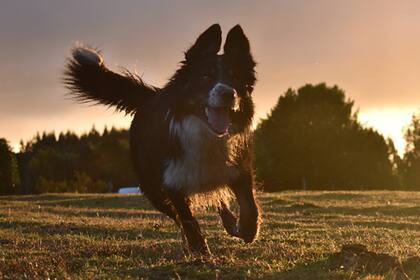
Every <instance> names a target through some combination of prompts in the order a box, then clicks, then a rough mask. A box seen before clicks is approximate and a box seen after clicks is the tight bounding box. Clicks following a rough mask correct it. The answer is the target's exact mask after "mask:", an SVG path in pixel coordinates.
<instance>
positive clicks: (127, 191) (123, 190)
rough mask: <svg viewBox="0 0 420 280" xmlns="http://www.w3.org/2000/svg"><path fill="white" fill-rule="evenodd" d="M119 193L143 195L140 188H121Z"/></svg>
mask: <svg viewBox="0 0 420 280" xmlns="http://www.w3.org/2000/svg"><path fill="white" fill-rule="evenodd" d="M118 193H121V194H132V193H141V190H140V188H139V187H128V188H120V189H119V190H118Z"/></svg>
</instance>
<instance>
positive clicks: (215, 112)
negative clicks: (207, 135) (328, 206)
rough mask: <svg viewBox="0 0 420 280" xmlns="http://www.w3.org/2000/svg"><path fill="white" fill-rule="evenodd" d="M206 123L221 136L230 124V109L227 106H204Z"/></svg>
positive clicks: (225, 132)
mask: <svg viewBox="0 0 420 280" xmlns="http://www.w3.org/2000/svg"><path fill="white" fill-rule="evenodd" d="M204 110H205V115H206V118H207V123H208V125H209V127H210V129H211V130H212V131H213V132H214V133H215V134H216V135H217V136H223V135H225V134H227V132H228V128H229V126H230V111H231V109H230V108H229V107H211V106H206V107H205V108H204Z"/></svg>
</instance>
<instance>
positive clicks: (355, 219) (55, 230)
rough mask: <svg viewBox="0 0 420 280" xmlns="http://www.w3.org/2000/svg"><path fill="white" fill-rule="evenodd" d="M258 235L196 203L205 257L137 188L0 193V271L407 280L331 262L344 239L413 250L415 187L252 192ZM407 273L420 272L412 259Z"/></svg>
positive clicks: (417, 207) (417, 227)
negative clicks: (190, 249) (229, 227)
mask: <svg viewBox="0 0 420 280" xmlns="http://www.w3.org/2000/svg"><path fill="white" fill-rule="evenodd" d="M259 200H260V202H261V205H262V208H263V212H264V213H263V225H262V229H261V234H260V237H259V239H258V240H257V241H256V242H255V243H253V244H248V245H246V244H244V243H243V242H241V241H240V240H238V239H235V238H232V237H229V236H228V235H227V234H226V233H225V232H224V231H223V230H222V226H221V223H220V221H219V218H218V216H217V215H216V214H215V211H214V210H211V209H210V210H205V211H204V210H202V211H198V213H197V217H198V219H199V222H200V224H201V225H202V229H203V232H204V233H205V235H206V237H207V240H208V243H209V246H210V249H211V251H212V253H213V257H212V258H211V259H207V260H201V259H199V258H193V257H185V256H184V255H183V252H182V246H181V236H180V233H179V231H178V229H177V228H176V226H175V225H174V223H173V222H172V221H170V220H169V219H167V218H165V217H164V216H163V215H160V214H159V213H158V212H156V211H155V210H153V208H152V207H151V206H150V205H149V203H148V202H147V201H146V200H145V199H144V198H143V197H142V196H138V195H132V196H122V195H79V194H48V195H40V196H9V197H0V278H1V279H26V278H27V279H34V278H41V279H47V278H50V279H53V278H58V279H66V278H69V279H130V278H133V279H138V278H141V279H143V278H144V279H238V278H239V279H243V278H251V279H254V278H263V279H360V278H362V279H407V278H406V277H405V276H404V275H403V274H402V273H399V272H395V271H390V272H387V273H384V274H378V275H373V274H369V272H367V271H363V270H360V269H359V270H352V269H345V268H343V269H331V267H330V266H329V262H328V257H329V256H330V254H332V253H334V252H338V251H340V249H341V246H342V245H344V244H348V243H361V244H364V245H366V246H367V247H368V249H369V250H371V251H375V252H377V253H386V254H390V255H393V256H396V257H398V258H400V259H401V260H403V259H405V258H407V257H409V256H413V255H417V256H419V255H420V193H416V192H284V193H266V194H260V195H259ZM405 273H406V274H407V276H408V277H410V278H411V279H420V265H419V266H416V265H414V266H412V267H410V268H409V269H408V270H407V269H406V271H405Z"/></svg>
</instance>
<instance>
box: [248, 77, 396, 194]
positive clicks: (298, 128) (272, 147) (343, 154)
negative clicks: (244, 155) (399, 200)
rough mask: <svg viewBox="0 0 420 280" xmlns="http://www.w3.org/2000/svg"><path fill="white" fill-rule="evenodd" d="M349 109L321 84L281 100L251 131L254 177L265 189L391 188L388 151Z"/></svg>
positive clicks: (347, 103) (336, 91)
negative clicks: (254, 164)
mask: <svg viewBox="0 0 420 280" xmlns="http://www.w3.org/2000/svg"><path fill="white" fill-rule="evenodd" d="M353 105H354V102H353V101H351V100H348V99H346V98H345V94H344V91H343V90H341V89H339V88H338V87H337V86H334V87H327V86H326V85H325V84H324V83H322V84H318V85H305V86H303V87H301V88H299V89H298V90H297V91H294V90H292V89H289V90H287V92H286V93H285V94H284V95H282V96H280V98H279V100H278V102H277V104H276V106H275V107H274V108H273V109H272V111H271V112H270V114H269V115H268V116H267V118H266V119H264V120H262V121H261V122H260V124H259V125H258V127H257V129H256V131H255V151H256V167H257V179H258V180H259V181H261V182H262V183H263V184H264V187H265V189H266V190H279V189H291V188H304V189H337V188H347V189H352V188H383V187H391V186H393V185H394V184H395V180H394V177H393V174H392V164H391V162H390V159H389V153H388V149H389V147H388V145H387V143H386V141H385V139H384V138H383V137H382V136H381V135H380V134H379V133H377V132H376V131H374V130H373V129H367V128H363V127H362V126H361V125H360V124H359V123H358V121H357V114H356V113H353Z"/></svg>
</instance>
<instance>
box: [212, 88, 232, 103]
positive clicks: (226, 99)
mask: <svg viewBox="0 0 420 280" xmlns="http://www.w3.org/2000/svg"><path fill="white" fill-rule="evenodd" d="M216 92H217V93H218V95H219V96H220V98H221V99H222V101H223V103H225V104H230V103H233V102H234V100H235V95H236V90H235V89H234V88H232V87H230V86H228V85H225V84H222V83H220V84H218V85H217V86H216Z"/></svg>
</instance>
